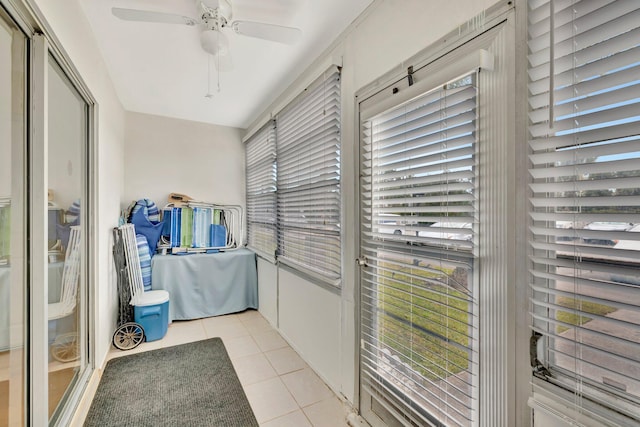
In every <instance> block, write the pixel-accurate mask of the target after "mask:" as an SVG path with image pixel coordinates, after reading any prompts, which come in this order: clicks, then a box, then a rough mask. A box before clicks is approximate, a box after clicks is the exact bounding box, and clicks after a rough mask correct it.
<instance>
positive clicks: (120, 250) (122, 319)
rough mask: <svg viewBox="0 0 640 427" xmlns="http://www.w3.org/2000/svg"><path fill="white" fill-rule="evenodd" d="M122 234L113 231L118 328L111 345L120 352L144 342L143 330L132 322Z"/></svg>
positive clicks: (118, 230)
mask: <svg viewBox="0 0 640 427" xmlns="http://www.w3.org/2000/svg"><path fill="white" fill-rule="evenodd" d="M122 234H123V232H122V230H120V229H118V228H114V229H113V260H114V263H115V266H116V274H117V276H118V278H117V280H118V300H119V310H118V327H117V328H116V331H115V332H114V334H113V345H114V347H116V348H117V349H120V350H131V349H133V348H136V347H137V346H138V345H140V343H141V342H143V341H144V328H143V327H142V325H140V324H139V323H136V322H134V321H133V320H134V307H133V306H132V305H131V304H129V302H130V301H131V289H130V287H129V275H128V272H127V260H126V257H125V247H124V239H123V235H122Z"/></svg>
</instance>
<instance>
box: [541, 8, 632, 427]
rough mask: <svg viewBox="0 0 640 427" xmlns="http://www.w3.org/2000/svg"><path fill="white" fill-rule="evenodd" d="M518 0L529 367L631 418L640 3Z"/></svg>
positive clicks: (581, 395)
mask: <svg viewBox="0 0 640 427" xmlns="http://www.w3.org/2000/svg"><path fill="white" fill-rule="evenodd" d="M529 6H530V11H529V37H530V40H529V70H528V71H529V77H530V84H529V92H530V93H529V105H530V112H529V117H530V127H529V130H530V141H529V147H530V160H531V166H530V171H529V172H530V177H531V185H530V186H531V193H532V196H531V198H530V220H531V227H530V231H531V237H530V253H531V256H530V268H531V276H530V284H531V294H532V304H531V308H532V313H531V315H532V328H533V333H534V337H535V338H537V339H538V346H537V360H535V361H534V362H535V363H534V367H533V368H534V374H535V375H536V376H537V377H539V378H540V379H541V380H542V384H544V383H552V384H555V385H558V386H560V387H562V388H564V389H567V390H569V391H570V392H572V393H574V394H575V395H576V396H579V397H580V398H582V397H585V398H587V399H590V400H594V401H597V402H599V403H601V404H602V405H604V406H605V407H609V408H612V409H614V410H616V411H617V412H621V413H624V414H626V415H627V416H630V417H632V418H635V419H636V420H640V415H638V414H640V377H639V376H638V372H640V351H639V350H640V233H638V232H639V231H640V121H639V120H640V113H639V112H640V77H639V76H640V44H639V42H638V40H640V25H639V24H640V5H639V4H638V2H634V1H597V2H596V1H549V0H529ZM551 389H552V390H553V387H551Z"/></svg>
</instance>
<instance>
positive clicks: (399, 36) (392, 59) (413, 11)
mask: <svg viewBox="0 0 640 427" xmlns="http://www.w3.org/2000/svg"><path fill="white" fill-rule="evenodd" d="M494 3H495V1H494V0H461V1H438V2H435V1H433V2H431V1H424V0H376V1H374V3H373V4H372V6H371V7H370V8H369V9H367V10H366V11H365V12H364V13H363V14H362V15H361V16H360V17H359V18H358V19H356V21H355V22H354V24H352V25H351V26H350V27H349V28H348V29H347V30H346V31H345V33H343V35H342V36H341V37H340V38H339V39H338V41H337V42H336V43H334V45H333V46H332V47H331V48H330V49H329V50H328V51H327V52H325V53H324V54H322V55H321V56H320V57H319V58H318V59H317V61H316V62H315V63H314V64H313V65H312V66H311V67H310V68H309V69H307V70H306V71H305V72H304V73H303V74H302V75H301V76H300V77H299V78H298V79H297V80H296V81H295V82H293V83H292V84H291V86H290V87H289V88H288V89H287V90H286V91H285V92H284V93H283V94H282V95H280V96H279V97H278V98H277V99H275V100H274V102H273V103H272V105H271V106H270V107H269V108H267V110H266V111H264V112H263V113H261V114H260V115H259V117H258V118H257V119H256V120H255V121H254V122H253V123H252V125H251V127H250V130H249V132H251V131H252V130H253V129H257V128H258V127H259V126H260V125H262V124H263V123H265V122H266V120H267V119H268V118H269V116H270V115H271V114H273V113H275V112H277V111H278V110H279V109H280V108H282V107H283V106H284V105H286V102H288V100H290V99H291V98H292V97H293V96H295V94H297V93H299V92H300V91H301V90H302V89H303V88H304V87H305V86H307V85H308V84H309V83H310V82H311V81H313V80H314V78H316V77H317V76H318V75H319V74H320V73H321V72H322V71H324V70H325V69H326V68H327V66H328V65H329V64H331V63H332V62H334V61H336V60H337V61H338V62H340V61H341V62H342V66H343V68H342V151H341V154H342V164H343V171H342V201H343V203H342V206H343V213H342V215H343V218H342V223H343V224H344V225H345V226H344V227H343V229H344V235H343V245H342V246H343V261H342V265H343V285H342V286H343V288H342V293H341V295H337V294H335V293H333V292H330V291H328V290H325V289H324V288H322V287H319V286H317V285H315V284H312V283H309V282H307V281H305V280H304V279H302V278H299V277H296V276H295V275H293V274H290V273H289V272H288V271H284V270H282V269H280V271H279V275H278V277H279V281H280V282H279V300H278V304H277V306H278V307H279V320H280V323H279V328H280V331H281V332H282V333H283V335H285V337H286V338H287V339H288V340H289V342H290V344H291V345H292V346H293V347H294V348H296V349H297V350H298V351H299V352H301V353H302V354H303V356H304V357H305V359H306V360H307V361H308V362H309V363H310V365H311V366H312V367H313V368H314V369H316V370H317V372H318V374H320V375H321V376H322V377H323V378H324V379H325V381H327V382H328V384H329V385H330V386H331V387H332V388H333V389H334V390H335V391H337V392H339V393H342V394H343V395H344V396H345V397H346V398H347V399H348V400H349V401H351V402H353V401H354V398H355V395H356V388H357V381H356V378H357V377H356V375H357V364H356V336H355V333H356V329H355V322H356V320H355V308H356V306H355V293H356V291H357V284H356V270H355V263H354V260H355V258H356V248H357V246H356V237H357V233H356V230H355V226H354V224H356V215H357V213H358V206H356V204H355V201H356V200H357V198H356V195H357V193H356V191H357V181H356V178H357V161H358V159H357V152H358V147H357V144H358V140H357V138H356V128H355V123H356V122H355V120H356V119H355V117H356V116H355V105H356V103H355V94H356V92H357V91H358V90H359V89H360V88H362V87H363V86H365V85H367V84H368V83H370V82H372V81H373V80H375V79H377V78H379V77H380V76H382V75H383V74H385V73H386V72H388V71H390V70H392V69H394V68H396V69H398V70H401V69H406V65H404V64H403V61H405V60H407V59H409V58H410V57H411V56H413V55H415V54H416V53H418V52H419V51H421V50H422V49H424V48H426V47H428V46H430V45H431V44H433V43H434V42H436V41H437V40H439V39H440V38H441V37H443V36H444V35H446V34H447V33H449V32H451V31H453V30H455V29H456V28H457V27H458V26H460V25H463V24H466V22H467V21H469V20H471V19H472V18H474V17H475V16H476V15H478V14H479V13H481V12H482V11H483V10H484V9H486V8H488V7H490V6H492V5H493V4H494ZM258 267H259V268H263V264H259V265H258ZM260 286H269V287H270V288H276V287H277V285H276V284H266V283H264V282H260ZM269 307H270V308H269V309H271V305H270V306H269ZM310 307H312V308H313V309H309V308H310ZM304 308H307V309H304ZM260 310H261V311H262V310H263V309H262V307H261V309H260ZM312 335H313V339H309V337H310V336H312Z"/></svg>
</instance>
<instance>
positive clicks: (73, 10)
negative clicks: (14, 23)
mask: <svg viewBox="0 0 640 427" xmlns="http://www.w3.org/2000/svg"><path fill="white" fill-rule="evenodd" d="M34 3H35V4H36V6H37V7H38V9H40V12H41V13H42V15H43V16H44V17H45V19H46V21H47V22H48V23H49V25H50V26H51V28H52V30H53V32H54V34H55V36H56V37H57V38H58V40H59V41H60V43H61V45H62V46H63V48H64V50H65V51H66V52H67V54H68V55H69V57H70V58H71V61H72V62H73V64H74V66H75V67H76V69H77V70H78V72H79V74H80V75H81V77H82V79H83V80H84V82H85V84H86V85H87V86H88V88H89V90H90V91H91V94H92V95H93V97H94V98H95V100H96V102H97V105H98V110H97V111H98V114H97V120H98V121H97V123H96V125H97V128H98V132H97V147H96V149H97V158H98V161H97V165H96V168H97V171H96V173H97V186H98V194H97V199H98V200H97V204H98V209H97V215H98V225H97V237H98V239H97V242H96V248H97V263H96V268H97V271H96V275H95V283H94V287H95V290H96V295H95V312H96V329H97V336H96V348H95V351H96V360H95V361H96V366H97V367H101V366H102V365H103V362H104V359H105V356H106V354H107V351H108V350H109V348H110V346H111V336H112V334H113V331H114V330H115V327H116V317H117V292H116V281H115V273H114V269H113V259H112V255H111V246H112V242H111V229H112V228H113V227H114V226H116V225H117V224H118V216H119V212H120V200H121V195H122V192H123V188H124V110H123V108H122V105H121V104H120V101H119V100H118V98H117V96H116V93H115V90H114V88H113V83H112V82H111V79H110V77H109V75H108V74H107V71H106V66H105V64H104V62H103V60H102V57H101V56H100V54H99V50H98V46H97V43H96V42H95V40H94V37H93V33H92V32H91V28H90V26H89V23H88V21H87V19H86V17H85V15H84V13H83V12H82V9H81V7H80V4H79V3H78V1H77V0H70V1H66V2H65V4H64V7H61V5H60V2H59V1H56V0H34Z"/></svg>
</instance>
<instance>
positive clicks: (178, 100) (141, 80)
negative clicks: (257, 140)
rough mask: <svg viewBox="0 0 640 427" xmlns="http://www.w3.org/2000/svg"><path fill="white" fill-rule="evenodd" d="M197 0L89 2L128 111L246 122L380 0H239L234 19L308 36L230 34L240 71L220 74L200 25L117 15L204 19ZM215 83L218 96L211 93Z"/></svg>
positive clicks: (99, 39) (89, 13) (221, 122)
mask: <svg viewBox="0 0 640 427" xmlns="http://www.w3.org/2000/svg"><path fill="white" fill-rule="evenodd" d="M195 1H196V0H81V3H82V6H83V8H84V10H85V13H86V15H87V18H88V20H89V23H90V24H91V26H92V28H93V31H94V33H95V36H96V39H97V42H98V45H99V47H100V50H101V51H102V56H103V57H104V60H105V62H106V64H107V68H108V70H109V74H110V75H111V79H112V80H113V83H114V85H115V88H116V91H117V93H118V96H119V97H120V100H121V101H122V104H123V106H124V108H125V109H126V110H128V111H134V112H140V113H147V114H155V115H160V116H167V117H175V118H180V119H186V120H194V121H200V122H206V123H213V124H218V125H224V126H232V127H238V128H246V127H247V126H249V125H250V123H251V121H252V120H254V119H255V118H256V116H257V115H258V114H259V113H261V111H260V109H262V108H265V107H266V106H267V105H268V104H269V103H270V102H272V101H273V100H274V99H275V97H276V96H277V95H279V94H280V93H281V92H282V91H283V90H284V89H285V88H286V87H287V86H288V84H290V83H291V82H292V81H293V80H294V79H295V78H296V77H298V76H299V74H300V73H301V72H302V71H304V69H305V68H306V67H307V66H309V65H310V64H311V62H312V61H313V60H314V59H316V58H317V56H318V55H319V54H320V53H322V52H323V51H324V50H325V49H326V48H327V47H328V46H329V45H330V44H331V42H332V41H333V40H334V39H335V38H336V37H337V35H339V34H340V33H341V32H342V31H343V30H344V29H345V28H346V27H347V26H348V25H349V24H350V23H351V22H352V21H353V20H354V19H355V18H356V17H357V16H358V15H359V14H360V13H361V12H362V11H363V10H364V9H365V8H366V7H367V6H368V5H369V4H370V3H371V2H372V0H231V1H232V6H233V18H232V19H233V20H236V19H237V20H248V21H259V22H267V23H272V24H278V25H285V26H292V27H298V28H300V29H301V30H302V38H301V39H300V41H299V42H298V43H296V44H295V45H294V46H288V45H283V44H279V43H275V42H269V41H265V40H260V39H256V38H251V37H246V36H241V35H238V34H234V33H232V32H230V31H229V32H226V35H227V36H228V39H229V51H230V54H231V58H232V61H233V69H232V70H231V71H226V72H224V71H223V72H221V73H220V74H219V75H218V72H217V70H216V68H215V64H213V63H211V64H209V62H210V60H209V58H210V56H209V55H207V54H206V53H205V52H204V51H203V50H202V48H201V47H200V41H199V35H200V29H199V28H198V27H189V26H186V25H172V24H155V23H144V22H128V21H122V20H120V19H118V18H116V17H114V16H113V15H112V14H111V8H112V7H123V8H131V9H143V10H153V11H158V12H165V13H176V14H180V15H185V16H190V17H194V18H197V14H196V5H195ZM209 65H210V69H211V73H210V78H208V68H209ZM218 77H219V79H220V91H219V92H218V91H217V86H218V83H217V82H218ZM209 87H210V88H211V89H210V90H211V93H212V94H213V97H211V98H205V95H206V94H207V93H208V91H209Z"/></svg>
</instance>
